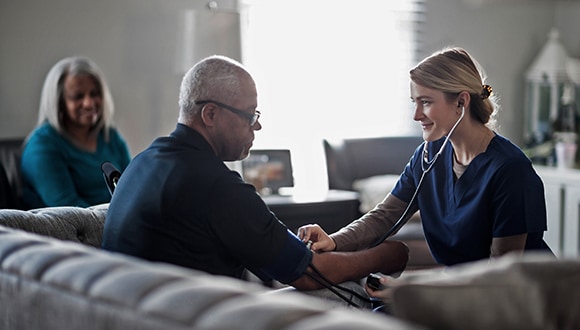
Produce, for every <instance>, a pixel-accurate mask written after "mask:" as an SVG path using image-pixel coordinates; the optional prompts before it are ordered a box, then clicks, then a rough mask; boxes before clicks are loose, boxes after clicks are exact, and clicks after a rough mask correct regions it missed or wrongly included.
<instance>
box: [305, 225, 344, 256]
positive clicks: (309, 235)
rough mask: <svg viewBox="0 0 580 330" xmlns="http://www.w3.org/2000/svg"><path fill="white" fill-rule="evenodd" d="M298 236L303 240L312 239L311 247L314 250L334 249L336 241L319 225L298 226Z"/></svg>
mask: <svg viewBox="0 0 580 330" xmlns="http://www.w3.org/2000/svg"><path fill="white" fill-rule="evenodd" d="M298 237H299V238H300V239H301V240H302V242H304V243H307V242H308V241H312V245H311V246H310V249H311V250H312V251H314V252H325V251H334V249H336V243H335V242H334V240H332V238H330V236H328V234H327V233H326V232H325V231H324V229H322V228H321V227H320V226H319V225H305V226H302V227H300V228H298Z"/></svg>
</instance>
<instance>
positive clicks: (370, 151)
mask: <svg viewBox="0 0 580 330" xmlns="http://www.w3.org/2000/svg"><path fill="white" fill-rule="evenodd" d="M422 142H423V138H422V137H420V136H383V137H371V138H350V139H333V140H332V139H324V140H323V148H324V155H325V159H326V170H327V176H328V188H329V189H338V190H350V191H356V192H358V195H359V202H360V215H362V214H364V213H366V212H367V211H369V210H371V209H372V208H373V207H374V206H375V205H376V204H377V203H379V202H380V201H382V200H383V198H385V196H386V195H387V194H388V193H389V192H390V191H391V189H392V187H393V186H394V184H395V183H396V182H397V179H398V178H399V175H400V174H401V173H402V172H403V169H404V168H405V165H406V164H407V162H408V161H409V159H410V158H411V156H412V155H413V152H414V151H415V149H416V148H417V147H418V146H419V145H420V144H421V143H422ZM392 239H397V240H401V241H403V242H405V243H406V244H407V245H408V246H409V262H408V264H407V267H408V268H412V269H421V268H431V267H436V266H437V263H436V262H435V261H434V260H433V257H432V255H431V252H430V250H429V247H428V246H427V242H426V241H425V235H424V234H423V228H422V226H421V216H420V214H419V212H417V213H416V214H414V215H413V216H412V217H411V219H410V220H409V222H408V223H406V224H405V225H404V226H403V227H402V228H401V229H400V230H399V232H397V233H396V234H395V235H393V237H392Z"/></svg>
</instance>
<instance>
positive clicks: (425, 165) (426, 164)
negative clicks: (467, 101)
mask: <svg viewBox="0 0 580 330" xmlns="http://www.w3.org/2000/svg"><path fill="white" fill-rule="evenodd" d="M464 116H465V107H464V106H462V107H461V115H460V116H459V119H457V121H456V122H455V124H454V125H453V127H451V129H450V130H449V133H447V136H446V137H445V140H444V141H443V144H442V145H441V147H440V148H439V151H437V153H436V154H435V156H434V157H433V159H431V160H429V151H428V150H427V144H428V142H427V141H425V143H424V144H423V155H422V157H421V170H422V172H423V173H421V178H420V179H419V182H418V183H417V188H415V192H414V193H413V196H412V197H411V200H410V201H409V204H407V208H405V211H404V212H403V214H402V215H401V217H400V218H399V220H397V222H395V224H394V225H393V227H391V229H389V230H388V231H387V232H386V233H385V234H384V235H383V236H381V237H380V238H379V239H378V240H377V241H375V243H373V245H371V247H375V246H377V245H379V244H381V243H382V242H383V241H384V240H386V239H387V238H389V237H390V236H391V235H392V234H393V233H396V232H397V231H398V230H399V229H400V228H401V227H402V226H403V225H404V224H406V223H407V221H409V219H410V218H411V217H409V219H405V217H406V216H407V214H408V213H409V210H410V209H411V205H412V204H413V202H414V201H415V198H416V197H417V194H418V193H419V189H420V188H421V184H422V183H423V178H425V174H427V173H428V172H429V171H430V170H431V168H433V165H435V162H436V161H437V159H438V158H439V156H440V155H441V154H442V153H443V149H445V146H446V145H447V144H448V143H449V138H450V137H451V134H453V132H454V131H455V128H456V127H457V126H458V125H459V123H460V122H461V120H462V119H463V117H464Z"/></svg>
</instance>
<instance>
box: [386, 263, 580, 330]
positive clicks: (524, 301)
mask: <svg viewBox="0 0 580 330" xmlns="http://www.w3.org/2000/svg"><path fill="white" fill-rule="evenodd" d="M425 274H429V273H428V272H427V273H424V274H423V275H420V276H417V277H414V278H413V277H410V278H409V281H410V282H411V284H407V285H403V286H400V287H397V288H395V289H394V290H393V296H392V310H393V314H394V315H395V316H397V317H400V318H402V319H405V320H408V321H412V322H415V323H417V324H421V325H424V326H427V327H428V328H431V329H448V330H453V329H495V330H497V329H530V330H531V329H538V330H539V329H542V330H549V329H578V328H580V312H579V311H580V260H578V259H572V260H557V259H555V258H553V257H549V256H546V255H531V254H527V255H524V256H520V255H507V256H504V257H502V258H499V259H496V260H495V261H492V262H489V261H481V262H475V263H471V264H465V265H463V266H455V267H450V268H447V269H446V270H445V271H444V272H438V273H431V274H430V275H425Z"/></svg>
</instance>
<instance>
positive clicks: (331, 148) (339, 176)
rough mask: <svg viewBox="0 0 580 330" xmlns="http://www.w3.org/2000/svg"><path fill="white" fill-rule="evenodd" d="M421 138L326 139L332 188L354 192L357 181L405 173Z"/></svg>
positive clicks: (325, 151) (324, 142)
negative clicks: (354, 183) (406, 166)
mask: <svg viewBox="0 0 580 330" xmlns="http://www.w3.org/2000/svg"><path fill="white" fill-rule="evenodd" d="M421 142H423V138H422V137H420V136H388V137H375V138H353V139H340V140H324V141H323V146H324V154H325V156H326V169H327V174H328V188H329V189H343V190H353V187H352V185H353V182H354V181H355V180H359V179H364V178H368V177H372V176H376V175H383V174H395V175H399V174H401V172H403V169H404V168H405V165H406V164H407V163H408V162H409V159H411V156H412V155H413V152H414V151H415V149H416V148H417V147H418V146H419V145H420V144H421Z"/></svg>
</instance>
